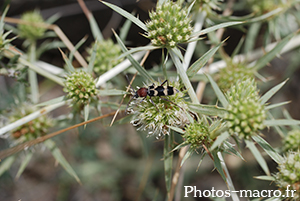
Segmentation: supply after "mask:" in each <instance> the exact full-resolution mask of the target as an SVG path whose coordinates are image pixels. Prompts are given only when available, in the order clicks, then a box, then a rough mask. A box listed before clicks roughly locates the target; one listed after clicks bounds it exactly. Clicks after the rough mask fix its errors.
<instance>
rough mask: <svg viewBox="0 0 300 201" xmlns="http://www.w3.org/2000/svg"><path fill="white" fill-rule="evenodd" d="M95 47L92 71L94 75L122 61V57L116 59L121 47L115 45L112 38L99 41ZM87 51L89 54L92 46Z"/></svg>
mask: <svg viewBox="0 0 300 201" xmlns="http://www.w3.org/2000/svg"><path fill="white" fill-rule="evenodd" d="M96 48H97V50H96V51H97V53H96V59H95V62H94V72H95V73H96V75H98V76H99V75H101V74H103V73H105V72H107V71H108V70H110V69H112V68H113V67H114V66H116V65H117V64H118V63H120V62H121V61H122V59H117V58H118V57H119V56H120V55H121V53H122V51H121V48H120V47H119V46H118V45H115V44H114V43H113V41H112V40H110V39H109V40H102V41H99V42H97V47H96ZM88 51H89V53H90V55H91V54H92V51H93V48H90V49H89V50H88ZM89 60H90V58H89Z"/></svg>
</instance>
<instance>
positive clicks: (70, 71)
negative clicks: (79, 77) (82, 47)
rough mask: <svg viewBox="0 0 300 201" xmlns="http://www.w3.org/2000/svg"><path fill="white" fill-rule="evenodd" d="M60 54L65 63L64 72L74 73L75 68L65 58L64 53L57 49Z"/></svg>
mask: <svg viewBox="0 0 300 201" xmlns="http://www.w3.org/2000/svg"><path fill="white" fill-rule="evenodd" d="M59 51H60V53H61V54H62V57H63V59H64V61H65V63H66V65H65V70H66V71H67V72H69V73H73V72H75V68H74V67H73V65H72V63H71V61H70V60H69V59H68V58H67V56H66V55H65V53H64V52H63V51H62V50H61V49H60V48H59Z"/></svg>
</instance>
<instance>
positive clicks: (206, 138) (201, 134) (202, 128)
mask: <svg viewBox="0 0 300 201" xmlns="http://www.w3.org/2000/svg"><path fill="white" fill-rule="evenodd" d="M183 138H184V139H185V142H184V144H190V145H191V147H190V148H191V149H197V148H199V147H201V146H202V145H205V146H206V147H210V145H211V144H212V142H213V140H212V139H211V138H210V132H209V128H208V126H207V125H206V124H205V123H204V122H203V121H200V122H194V123H192V124H189V125H187V126H186V128H185V134H184V135H183Z"/></svg>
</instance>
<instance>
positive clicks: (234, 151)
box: [224, 141, 245, 160]
mask: <svg viewBox="0 0 300 201" xmlns="http://www.w3.org/2000/svg"><path fill="white" fill-rule="evenodd" d="M224 147H225V149H226V151H229V152H230V153H232V154H234V155H235V156H237V157H239V158H240V159H242V160H245V159H244V157H243V156H242V155H241V153H240V152H238V151H237V150H236V149H235V148H234V147H233V145H232V144H231V143H229V142H228V141H224Z"/></svg>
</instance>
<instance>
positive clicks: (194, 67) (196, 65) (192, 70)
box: [186, 41, 224, 78]
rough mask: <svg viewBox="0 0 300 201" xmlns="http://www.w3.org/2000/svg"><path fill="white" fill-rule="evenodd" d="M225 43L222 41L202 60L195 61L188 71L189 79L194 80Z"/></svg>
mask: <svg viewBox="0 0 300 201" xmlns="http://www.w3.org/2000/svg"><path fill="white" fill-rule="evenodd" d="M223 43H224V41H222V42H221V43H219V44H218V45H217V46H215V47H213V48H211V49H210V50H209V51H207V52H206V53H205V54H204V55H203V56H202V57H201V58H200V59H198V60H197V61H195V62H194V63H193V64H192V65H191V66H190V67H189V68H188V70H187V72H186V74H187V75H188V77H189V78H192V77H193V76H194V75H196V73H197V72H198V71H199V70H200V69H201V68H202V67H203V66H204V65H205V64H206V63H207V62H208V60H209V59H210V58H211V57H212V56H213V55H214V54H215V53H216V52H217V51H218V49H219V48H220V47H221V45H222V44H223Z"/></svg>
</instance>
